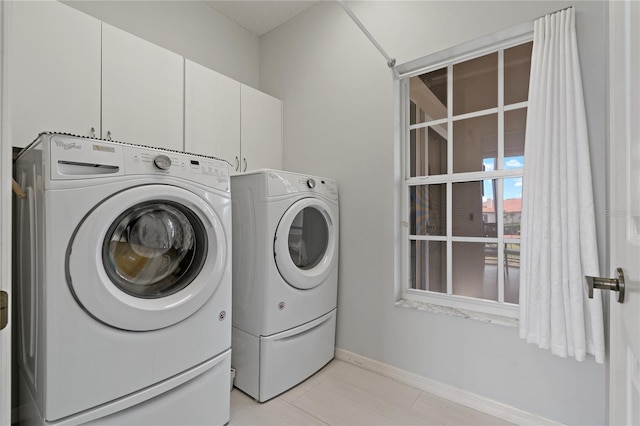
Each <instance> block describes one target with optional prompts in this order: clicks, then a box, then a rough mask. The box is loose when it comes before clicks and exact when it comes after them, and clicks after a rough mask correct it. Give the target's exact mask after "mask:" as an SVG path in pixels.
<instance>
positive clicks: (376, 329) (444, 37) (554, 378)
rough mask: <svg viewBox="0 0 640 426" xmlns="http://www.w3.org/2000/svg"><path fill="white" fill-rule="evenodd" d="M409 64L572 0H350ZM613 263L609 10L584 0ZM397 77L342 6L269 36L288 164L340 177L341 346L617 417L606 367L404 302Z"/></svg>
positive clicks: (565, 415)
mask: <svg viewBox="0 0 640 426" xmlns="http://www.w3.org/2000/svg"><path fill="white" fill-rule="evenodd" d="M349 5H350V7H351V8H352V9H353V11H354V12H355V14H356V15H357V16H358V17H359V18H360V19H361V20H362V22H363V23H364V24H365V26H366V27H367V28H368V29H369V30H370V32H371V33H372V34H373V35H374V37H376V38H377V40H378V41H379V42H380V44H381V45H382V46H383V47H384V48H385V50H386V51H387V52H388V53H389V54H390V55H391V56H392V57H395V58H396V59H397V60H398V63H399V64H401V63H403V62H407V61H410V60H414V59H417V58H419V57H422V56H425V55H428V54H430V53H434V52H437V51H439V50H442V49H445V48H448V47H451V46H454V45H457V44H460V43H463V42H465V41H468V40H471V39H474V38H477V37H480V36H483V35H486V34H491V33H493V32H496V31H498V30H501V29H505V28H509V27H511V26H513V25H516V24H519V23H522V22H526V21H529V20H533V19H535V18H537V17H538V16H541V15H544V14H545V13H549V12H553V11H556V10H558V9H561V8H563V7H566V6H568V5H570V3H569V2H541V1H517V2H483V1H474V2H444V1H442V2H437V1H424V2H422V1H415V2H400V1H394V2H378V1H356V2H350V3H349ZM575 7H576V10H577V20H578V36H579V41H578V42H579V45H580V50H581V51H580V54H581V62H582V64H583V77H584V86H585V97H586V102H587V114H588V117H589V131H590V135H591V147H592V156H593V163H594V165H595V166H596V167H597V168H596V170H594V182H596V185H595V192H596V194H595V195H596V205H597V209H598V211H597V220H598V227H599V228H598V236H599V238H600V245H601V255H602V256H601V257H602V259H603V262H604V259H605V258H606V256H605V255H606V246H605V243H606V240H607V235H606V218H605V214H604V212H605V209H606V193H605V170H604V166H603V164H604V159H605V155H606V146H605V130H606V126H605V124H606V123H605V108H606V105H605V102H604V100H605V96H604V94H605V77H606V74H605V66H606V50H605V45H606V40H607V26H606V22H607V5H606V3H605V2H576V3H575ZM392 84H393V77H392V72H391V70H390V69H389V68H388V67H387V65H386V61H385V60H384V59H383V57H382V56H381V55H380V54H379V53H378V52H377V50H376V49H375V48H374V47H373V46H372V45H371V44H370V43H369V41H368V40H367V39H366V38H365V37H364V35H363V34H362V33H361V32H360V30H359V29H358V28H357V27H356V26H355V25H354V23H353V22H351V21H350V19H349V18H348V16H347V15H346V14H345V13H344V12H343V11H342V10H341V8H340V7H339V6H338V5H337V4H336V3H334V2H321V3H319V4H317V5H315V6H314V7H312V8H311V9H309V10H308V11H306V12H304V13H303V14H301V15H299V16H297V17H296V18H294V19H293V20H291V21H289V22H288V23H286V24H284V25H282V26H280V27H278V28H276V29H275V30H273V31H271V32H269V33H267V34H266V35H264V36H263V37H261V39H260V88H261V90H265V91H267V92H268V93H271V94H273V95H274V96H277V97H279V98H281V99H283V101H284V162H285V168H286V169H288V170H292V171H299V172H304V173H310V174H317V175H321V176H327V177H333V178H336V179H338V184H339V189H340V201H341V204H340V207H341V211H340V220H341V232H342V234H341V237H340V250H341V252H340V262H341V264H340V275H339V277H340V278H339V279H340V282H339V285H340V289H339V302H338V303H339V313H338V337H337V345H338V347H340V348H343V349H346V350H348V351H352V352H355V353H357V354H361V355H364V356H366V357H369V358H373V359H375V360H378V361H381V362H384V363H387V364H391V365H393V366H396V367H399V368H402V369H405V370H408V371H411V372H414V373H417V374H420V375H423V376H425V377H428V378H431V379H434V380H438V381H440V382H444V383H447V384H450V385H453V386H456V387H459V388H462V389H465V390H467V391H471V392H474V393H477V394H480V395H483V396H485V397H488V398H491V399H494V400H497V401H500V402H503V403H506V404H509V405H512V406H515V407H517V408H520V409H523V410H526V411H529V412H532V413H535V414H538V415H541V416H545V417H548V418H551V419H554V420H558V421H561V422H565V423H568V424H580V425H586V424H605V423H606V397H607V396H606V377H605V376H606V369H605V367H604V366H602V365H598V364H596V363H595V362H594V361H593V359H588V360H587V361H585V362H583V363H579V362H577V361H574V360H568V359H561V358H558V357H555V356H552V355H550V354H548V353H547V352H546V351H543V350H540V349H538V348H537V347H536V346H534V345H529V344H527V343H526V342H524V341H523V340H521V339H520V338H519V337H518V333H517V329H515V328H508V327H503V326H498V325H493V324H487V323H481V322H477V321H474V320H467V319H462V318H456V317H449V316H445V315H442V314H432V313H426V312H418V311H412V310H408V309H405V308H399V307H395V306H394V251H393V245H394V207H393V203H394V185H395V182H394V177H395V175H394V146H393V140H394V111H393V86H392Z"/></svg>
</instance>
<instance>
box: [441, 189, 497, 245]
mask: <svg viewBox="0 0 640 426" xmlns="http://www.w3.org/2000/svg"><path fill="white" fill-rule="evenodd" d="M495 190H496V181H495V180H484V181H474V182H460V183H454V184H452V191H451V201H452V210H453V212H452V215H451V223H452V228H453V235H454V236H456V237H495V236H496V208H495V202H494V201H493V200H495V198H494V196H493V194H494V193H495Z"/></svg>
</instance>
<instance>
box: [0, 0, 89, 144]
mask: <svg viewBox="0 0 640 426" xmlns="http://www.w3.org/2000/svg"><path fill="white" fill-rule="evenodd" d="M5 5H6V6H7V8H8V16H9V20H8V21H7V23H8V25H9V27H10V28H9V49H8V50H9V55H8V78H9V84H8V87H7V96H8V105H9V107H8V119H9V126H8V127H9V132H10V133H9V134H10V143H11V144H12V145H14V146H19V147H24V146H26V145H28V144H29V143H30V142H31V141H33V140H34V139H35V138H36V136H37V135H38V134H39V133H40V132H43V131H57V132H66V133H73V134H77V135H81V136H91V128H92V127H93V128H94V129H95V132H96V133H97V135H99V134H100V128H99V126H100V21H99V20H97V19H95V18H92V17H91V16H89V15H86V14H84V13H82V12H79V11H77V10H76V9H73V8H71V7H69V6H66V5H64V4H62V3H59V2H57V1H53V0H49V1H12V2H5Z"/></svg>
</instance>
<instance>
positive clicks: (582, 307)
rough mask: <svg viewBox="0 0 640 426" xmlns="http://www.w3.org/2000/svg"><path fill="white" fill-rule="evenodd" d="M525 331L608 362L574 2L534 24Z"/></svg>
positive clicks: (557, 349)
mask: <svg viewBox="0 0 640 426" xmlns="http://www.w3.org/2000/svg"><path fill="white" fill-rule="evenodd" d="M522 191H523V195H522V225H521V226H522V245H521V271H520V337H522V338H524V339H526V340H527V341H528V342H529V343H535V344H537V345H538V346H539V347H541V348H543V349H549V350H551V352H552V353H553V354H556V355H559V356H562V357H567V356H570V357H575V358H576V359H577V360H579V361H583V360H584V359H585V357H586V354H588V353H589V354H593V355H594V356H595V359H596V361H597V362H599V363H602V362H603V361H604V326H603V318H602V300H601V294H600V290H595V291H594V298H593V299H589V298H588V291H587V284H586V281H585V278H584V276H585V275H593V276H599V267H598V250H597V241H596V229H595V217H594V205H593V190H592V185H591V163H590V158H589V140H588V136H587V121H586V116H585V109H584V99H583V94H582V79H581V77H580V64H579V61H578V45H577V41H576V31H575V11H574V9H573V8H569V9H566V10H563V11H560V12H557V13H554V14H552V15H547V16H545V17H543V18H540V19H538V20H537V21H536V22H535V26H534V37H533V53H532V58H531V79H530V86H529V108H528V112H527V132H526V140H525V165H524V179H523V188H522Z"/></svg>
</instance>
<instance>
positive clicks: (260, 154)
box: [240, 84, 282, 172]
mask: <svg viewBox="0 0 640 426" xmlns="http://www.w3.org/2000/svg"><path fill="white" fill-rule="evenodd" d="M240 111H241V112H240V118H241V123H240V129H241V130H240V137H241V142H240V151H241V155H242V156H241V165H240V171H243V172H244V171H247V170H256V169H264V168H269V169H282V101H281V100H280V99H277V98H274V97H272V96H269V95H267V94H266V93H263V92H260V91H258V90H256V89H253V88H251V87H249V86H245V85H244V84H243V85H242V87H241V97H240Z"/></svg>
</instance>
